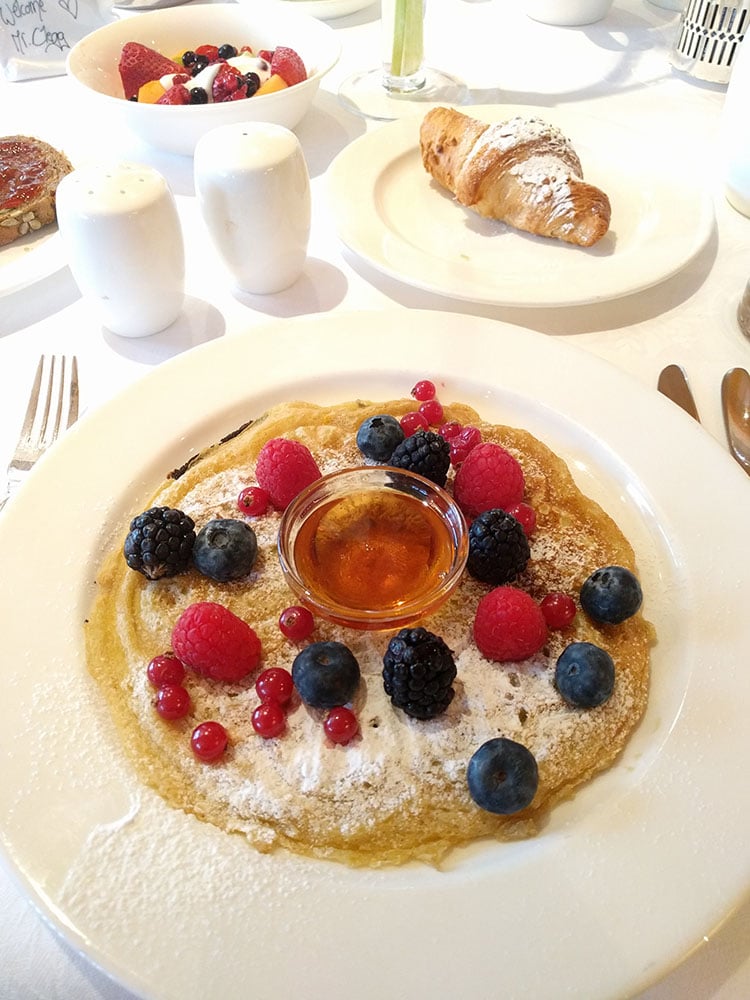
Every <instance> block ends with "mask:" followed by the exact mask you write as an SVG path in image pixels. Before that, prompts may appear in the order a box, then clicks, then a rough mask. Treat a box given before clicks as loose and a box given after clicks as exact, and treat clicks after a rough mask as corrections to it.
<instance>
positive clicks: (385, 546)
mask: <svg viewBox="0 0 750 1000" xmlns="http://www.w3.org/2000/svg"><path fill="white" fill-rule="evenodd" d="M278 549H279V560H280V563H281V568H282V571H283V573H284V576H285V578H286V581H287V584H288V585H289V587H290V588H291V590H292V591H293V592H294V594H295V595H296V597H297V598H298V599H299V600H301V601H302V602H303V603H305V604H306V605H307V606H308V607H309V608H310V609H311V610H312V611H313V612H314V613H316V614H319V615H321V616H322V617H323V618H327V619H328V620H329V621H333V622H337V623H338V624H340V625H346V626H348V627H349V628H355V629H368V630H376V629H383V630H384V629H395V628H403V627H405V626H407V625H411V624H413V623H414V622H416V621H418V620H419V619H420V618H422V617H424V616H425V615H427V614H430V613H431V612H433V611H435V610H437V608H439V607H440V606H441V605H442V604H443V603H444V602H445V601H446V600H447V599H448V597H449V596H450V595H451V594H452V593H453V591H454V590H455V588H456V587H457V585H458V583H459V580H460V579H461V575H462V573H463V570H464V567H465V565H466V559H467V556H468V552H469V542H468V532H467V527H466V522H465V520H464V517H463V514H462V513H461V511H460V509H459V508H458V506H457V504H456V503H455V501H454V500H453V498H452V497H451V496H450V494H448V493H447V492H446V491H445V490H443V489H441V488H440V487H439V486H436V485H435V483H432V482H430V480H429V479H425V477H424V476H420V475H417V474H416V473H414V472H408V471H406V470H404V469H396V468H392V467H390V466H362V467H359V468H354V469H343V470H341V471H339V472H334V473H332V474H330V475H328V476H323V477H322V478H321V479H318V480H316V481H315V482H314V483H312V484H311V485H310V486H308V487H307V488H306V489H304V490H302V492H301V493H300V494H299V495H298V496H297V497H295V499H294V500H293V501H292V502H291V504H289V506H288V507H287V508H286V510H285V511H284V514H283V516H282V518H281V525H280V527H279V539H278Z"/></svg>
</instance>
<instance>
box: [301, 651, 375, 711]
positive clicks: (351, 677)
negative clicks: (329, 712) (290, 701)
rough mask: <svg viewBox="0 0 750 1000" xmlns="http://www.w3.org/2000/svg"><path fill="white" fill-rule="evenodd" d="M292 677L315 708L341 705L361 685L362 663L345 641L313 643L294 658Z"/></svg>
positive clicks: (348, 699) (350, 697)
mask: <svg viewBox="0 0 750 1000" xmlns="http://www.w3.org/2000/svg"><path fill="white" fill-rule="evenodd" d="M292 680H293V681H294V686H295V687H296V688H297V691H298V692H299V696H300V698H301V699H302V700H303V701H304V702H305V703H306V704H307V705H310V706H312V708H338V707H340V706H341V705H346V704H347V703H348V702H350V701H351V700H352V698H353V697H354V694H355V692H356V690H357V687H358V686H359V663H357V660H356V658H355V656H354V654H353V653H352V651H351V650H350V649H349V647H348V646H345V645H344V644H343V642H313V643H311V644H310V645H309V646H306V647H305V648H304V649H303V650H302V651H301V652H300V653H298V654H297V656H296V657H295V658H294V663H293V664H292Z"/></svg>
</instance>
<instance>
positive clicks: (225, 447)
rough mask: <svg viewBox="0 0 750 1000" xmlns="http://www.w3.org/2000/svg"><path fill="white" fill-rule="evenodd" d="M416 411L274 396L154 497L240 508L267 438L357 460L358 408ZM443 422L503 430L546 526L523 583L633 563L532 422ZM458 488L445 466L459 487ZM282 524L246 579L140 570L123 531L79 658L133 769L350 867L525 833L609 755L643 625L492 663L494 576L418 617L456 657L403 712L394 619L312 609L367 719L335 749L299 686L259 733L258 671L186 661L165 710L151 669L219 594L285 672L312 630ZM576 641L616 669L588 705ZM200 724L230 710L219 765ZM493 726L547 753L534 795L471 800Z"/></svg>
mask: <svg viewBox="0 0 750 1000" xmlns="http://www.w3.org/2000/svg"><path fill="white" fill-rule="evenodd" d="M413 408H414V401H413V400H397V401H391V402H380V403H372V402H363V401H359V400H358V401H353V402H349V403H344V404H339V405H336V406H330V407H321V406H317V405H314V404H310V403H304V402H291V403H285V404H281V405H279V406H276V407H273V408H272V409H271V410H269V411H268V412H267V413H266V414H264V415H263V416H262V417H261V418H259V419H258V420H255V421H253V422H252V423H250V424H249V425H247V426H245V427H244V428H242V429H241V430H240V431H239V432H237V433H235V434H232V435H230V436H229V437H228V438H227V439H224V441H222V442H221V443H219V444H218V445H215V446H213V447H211V448H209V449H207V450H206V451H205V452H204V453H202V454H201V455H199V456H196V457H195V458H194V459H193V460H191V461H190V462H188V463H187V464H186V466H185V467H183V468H182V469H179V470H176V471H175V472H173V473H171V474H170V476H169V477H168V478H167V480H166V481H165V482H164V483H163V484H162V485H161V486H160V487H159V489H158V490H157V491H156V493H155V494H154V496H153V497H152V500H151V501H150V503H149V504H148V505H146V506H157V505H165V506H169V507H176V508H178V509H180V510H183V511H184V512H185V513H187V514H189V515H190V516H191V517H192V518H193V519H194V521H195V523H196V530H198V529H199V528H200V527H201V526H202V525H203V524H205V523H206V522H207V521H208V520H210V519H211V518H214V517H239V516H241V515H240V514H239V511H238V508H237V497H238V495H239V493H240V491H241V490H242V489H243V488H244V487H245V486H248V485H251V484H252V483H254V482H255V479H254V468H255V460H256V458H257V455H258V452H259V451H260V449H261V447H262V446H263V444H264V443H265V442H266V441H267V440H269V439H270V438H273V437H282V436H283V437H289V438H293V439H295V440H298V441H301V442H302V443H304V444H305V445H307V447H309V448H310V450H311V452H312V454H313V455H314V457H315V458H316V460H317V462H318V465H319V467H320V469H321V471H322V472H323V473H324V474H325V473H328V472H333V471H335V470H337V469H342V468H346V467H351V466H354V465H359V464H362V457H361V455H360V453H359V451H358V449H357V447H356V444H355V435H356V431H357V428H358V427H359V424H360V423H361V421H362V420H364V419H365V418H366V417H368V416H373V415H375V414H379V413H391V414H393V415H395V416H397V417H398V416H400V415H402V414H403V413H405V412H407V411H408V410H410V409H413ZM445 420H457V421H459V422H460V423H462V424H473V425H475V426H478V427H479V428H480V429H481V431H482V435H483V439H484V440H485V441H495V442H497V443H499V444H502V445H503V446H504V447H505V448H507V449H508V450H509V451H510V452H511V453H512V454H514V455H515V456H516V458H517V459H518V460H519V462H520V463H521V466H522V467H523V471H524V475H525V480H526V492H525V496H524V499H525V501H526V502H528V503H529V504H530V505H531V506H532V507H533V508H534V510H535V511H536V516H537V528H536V531H535V532H534V534H533V535H532V536H531V538H530V546H531V559H530V561H529V564H528V566H527V568H526V570H525V571H524V573H523V575H522V576H521V577H519V578H518V579H517V580H516V581H514V585H515V586H519V587H522V588H523V589H524V590H526V591H528V592H529V593H530V594H531V595H532V596H533V597H534V598H535V599H536V600H541V599H542V598H543V597H544V596H545V594H547V593H550V592H552V591H563V592H565V593H568V594H570V595H571V596H573V597H574V598H576V599H577V597H578V592H579V590H580V587H581V584H582V583H583V581H584V580H585V579H586V577H587V576H588V575H589V574H590V573H591V572H592V571H593V570H595V569H597V568H599V567H600V566H605V565H613V564H618V565H622V566H627V567H628V568H630V569H632V570H634V571H635V568H636V567H635V561H634V554H633V551H632V548H631V546H630V544H629V543H628V541H627V540H626V539H625V538H624V536H623V535H622V533H621V531H620V530H619V528H618V527H617V525H616V524H615V523H614V521H613V520H612V519H611V518H610V517H609V516H608V515H607V514H606V513H605V512H604V511H603V510H602V509H601V507H599V505H597V504H596V503H594V502H593V501H592V500H590V499H589V498H587V497H585V496H584V495H583V494H582V493H581V492H580V490H579V489H578V488H577V486H576V485H575V483H574V482H573V479H572V477H571V475H570V473H569V471H568V468H567V466H566V465H565V463H564V462H563V461H562V460H561V459H560V458H558V457H557V456H556V455H555V454H554V453H553V452H552V451H551V450H550V449H549V448H547V447H546V446H545V445H544V444H542V443H541V442H540V441H539V440H537V439H536V438H535V437H533V436H532V435H531V434H529V433H528V432H526V431H524V430H521V429H515V428H511V427H505V426H497V425H491V424H487V423H484V422H483V421H482V420H481V419H480V418H479V416H478V415H477V414H476V413H475V412H474V411H473V410H471V409H470V408H468V407H466V406H463V405H462V404H452V405H450V406H446V407H445ZM451 486H452V475H451V476H450V477H449V480H448V484H447V489H448V490H449V491H450V489H451ZM138 513H140V511H133V512H132V515H133V516H135V515H136V514H138ZM279 520H280V514H279V513H278V512H275V511H272V512H270V513H268V514H266V515H263V516H262V517H258V518H253V519H251V523H252V526H253V528H254V530H255V532H256V534H257V537H258V543H259V554H258V558H257V560H256V563H255V565H254V567H253V570H252V572H251V573H250V574H249V576H248V577H246V578H244V579H242V580H239V581H236V582H232V583H224V584H221V583H217V582H215V581H213V580H210V579H208V578H206V577H204V576H201V575H200V574H199V573H198V572H197V571H196V570H194V569H190V570H189V571H187V572H185V573H183V574H180V575H178V576H175V577H171V578H165V579H161V580H158V581H149V580H147V579H146V578H145V577H144V576H142V575H141V574H140V573H137V572H134V571H132V570H130V569H128V567H127V566H126V563H125V559H124V557H123V554H122V542H123V541H124V537H125V533H126V532H127V526H125V528H124V531H123V536H122V540H121V542H120V543H119V544H118V546H117V548H115V549H114V550H113V551H112V552H110V553H109V555H108V556H107V558H106V560H105V562H104V564H103V566H102V567H101V570H100V572H99V573H98V575H97V596H96V599H95V602H94V604H93V607H92V609H91V613H90V615H89V618H88V622H87V625H86V640H87V662H88V667H89V670H90V672H91V673H92V675H93V676H94V677H95V678H96V680H97V681H98V682H99V683H100V685H101V689H102V691H103V692H104V695H105V696H106V698H107V700H108V703H109V706H110V709H111V711H112V716H113V719H114V721H115V724H116V725H117V727H118V729H119V730H120V732H121V735H122V739H123V744H124V746H125V747H126V749H127V751H128V753H129V754H130V757H131V759H132V761H133V765H134V767H135V768H136V769H137V772H138V773H139V775H140V776H141V778H142V780H143V781H145V782H146V783H147V784H149V785H151V786H152V787H153V788H155V789H156V790H157V791H158V792H159V793H160V794H161V795H162V796H163V797H164V798H165V799H166V800H167V802H169V803H170V804H171V805H172V806H174V807H177V808H181V809H183V810H186V811H188V812H190V813H193V814H195V815H196V816H198V817H200V818H201V819H203V820H206V821H208V822H210V823H213V824H215V825H216V826H218V827H220V828H222V829H223V830H226V831H227V832H229V833H237V834H242V835H244V836H245V837H247V839H248V840H249V841H250V843H251V844H252V845H253V846H254V847H255V848H257V849H258V850H261V851H269V850H272V849H274V848H277V847H283V848H286V849H289V850H291V851H295V852H297V853H301V854H305V855H309V856H314V857H321V858H331V859H335V860H337V861H341V862H345V863H348V864H351V865H370V866H378V865H384V864H398V863H403V862H405V861H408V860H412V859H421V860H424V861H429V862H432V863H438V862H439V860H440V859H441V858H442V857H443V856H444V855H445V853H446V852H447V851H448V850H449V849H450V848H451V847H453V846H456V845H461V844H466V843H469V842H471V841H474V840H476V839H478V838H482V837H494V838H497V839H511V838H519V837H526V836H530V835H533V834H534V833H536V832H537V831H538V830H539V829H540V826H541V824H542V823H543V822H544V819H545V816H546V815H547V814H548V811H549V809H550V808H551V807H552V806H553V805H554V804H555V803H556V802H557V801H559V800H560V799H562V798H564V797H567V796H569V795H570V794H571V793H572V792H573V791H574V790H575V789H576V788H577V787H578V786H580V785H581V784H582V783H583V782H586V781H588V780H589V779H590V778H591V777H592V776H593V775H595V774H596V773H597V772H599V771H602V770H603V769H605V768H608V767H609V766H610V765H611V764H612V763H613V762H614V761H615V760H616V758H617V757H618V755H619V754H620V752H621V750H622V748H623V746H624V745H625V743H626V742H627V740H628V737H629V736H630V734H631V733H632V731H633V730H634V728H635V727H636V725H637V723H638V721H639V720H640V718H641V716H642V715H643V712H644V710H645V706H646V702H647V697H648V678H649V658H650V646H651V645H652V643H653V641H654V632H653V628H652V627H651V625H650V624H649V623H648V622H647V621H646V620H645V619H644V618H643V617H642V616H641V614H640V613H639V614H637V615H635V616H634V617H633V618H631V619H629V620H628V621H626V622H624V623H623V624H622V625H618V626H607V625H598V624H596V623H594V622H593V621H591V620H590V619H589V618H588V617H587V616H586V615H585V613H584V612H583V611H581V610H580V609H579V611H578V613H577V614H576V617H575V619H574V620H573V623H572V624H571V625H570V626H569V627H568V628H566V629H563V630H560V631H553V630H550V631H549V639H548V642H547V645H546V646H545V647H544V649H543V650H542V651H541V652H540V653H539V654H537V655H536V656H534V657H532V658H531V659H529V660H526V661H524V662H521V663H504V664H500V663H494V662H491V661H489V660H487V659H485V658H484V657H483V656H482V655H481V654H480V653H479V650H478V649H477V647H476V646H475V644H474V642H473V638H472V625H473V619H474V612H475V609H476V606H477V604H478V602H479V600H480V599H481V597H482V596H483V595H484V594H485V593H487V592H488V591H489V590H490V589H492V588H491V587H490V586H489V585H487V584H482V583H479V582H478V581H476V580H474V579H472V577H471V576H469V574H468V573H465V574H464V577H463V579H462V581H461V584H460V585H459V587H458V589H457V590H456V592H455V593H454V595H453V596H452V597H451V598H450V600H449V601H448V602H447V603H446V604H445V605H444V606H443V608H441V609H440V610H439V611H438V612H437V613H435V614H433V615H431V616H430V617H429V618H426V619H425V620H424V621H423V622H422V624H424V625H425V627H427V628H428V629H430V630H431V631H433V632H435V633H437V634H438V635H440V636H441V637H442V638H443V639H444V640H445V642H446V643H447V644H448V646H449V647H450V648H451V650H452V651H453V653H454V656H455V661H456V666H457V669H458V676H457V680H456V682H455V685H454V686H455V690H456V694H455V697H454V699H453V701H452V702H451V704H450V706H449V707H448V709H447V711H446V712H445V713H444V714H443V715H441V716H439V717H437V718H435V719H432V720H428V721H419V720H416V719H412V718H410V717H408V716H407V715H405V714H404V713H403V712H402V711H401V710H399V709H396V708H394V707H393V705H392V704H391V702H390V700H389V698H388V697H387V695H386V694H385V692H384V690H383V683H382V657H383V653H384V652H385V649H386V646H387V644H388V640H389V638H390V635H391V634H392V633H379V632H358V631H355V630H352V629H346V628H343V627H341V626H338V625H334V624H331V623H328V622H326V621H323V620H321V619H319V620H317V622H316V628H315V632H314V634H313V636H312V637H311V639H310V640H309V641H319V640H328V639H337V640H339V641H341V642H344V643H346V644H347V645H348V646H349V647H350V649H351V650H352V651H353V653H354V654H355V656H356V657H357V659H358V661H359V664H360V669H361V672H362V680H361V683H360V686H359V690H358V692H357V695H356V697H355V699H354V701H353V706H352V707H353V709H354V711H355V713H356V715H357V717H358V719H359V725H360V733H359V735H358V736H357V737H356V738H355V739H354V740H353V741H352V742H350V743H349V744H348V745H346V746H338V745H334V744H333V743H332V742H331V741H330V740H329V739H328V738H327V737H326V735H325V732H324V730H323V718H324V716H325V713H324V712H322V711H320V710H316V709H312V708H309V707H307V706H306V705H304V704H303V703H301V702H300V700H299V699H298V698H297V697H296V696H295V698H294V700H293V701H292V703H291V707H290V711H289V713H288V719H287V728H286V730H285V732H284V733H283V734H282V735H281V736H279V737H277V738H275V739H263V738H261V737H260V736H258V735H257V734H256V733H255V732H254V731H253V729H252V726H251V722H250V717H251V713H252V711H253V709H254V708H255V706H256V705H257V704H258V701H259V699H258V696H257V694H256V692H255V689H254V682H255V678H256V676H257V674H252V675H251V676H250V677H248V678H246V679H245V680H243V681H242V682H241V683H238V684H226V683H218V682H213V681H210V680H208V679H206V678H204V677H202V676H199V675H197V674H195V673H192V672H188V675H187V676H186V680H185V684H186V686H187V687H188V689H189V691H190V694H191V697H192V702H193V707H192V711H191V713H190V714H189V715H188V716H187V717H186V718H185V719H182V720H180V721H178V722H165V721H164V720H163V719H161V718H160V717H159V716H158V715H157V713H156V711H155V709H154V705H153V703H154V696H155V692H154V689H153V688H152V687H151V685H150V684H149V682H148V680H147V676H146V666H147V664H148V662H149V660H150V659H151V658H152V657H153V656H155V655H157V654H159V653H163V652H165V651H167V650H168V649H169V645H170V636H171V632H172V628H173V625H174V623H175V622H176V620H177V618H178V617H179V615H180V613H181V612H182V611H183V610H184V609H185V608H186V607H187V606H188V605H190V604H192V603H194V602H196V601H206V600H208V601H216V602H218V603H221V604H224V605H226V606H227V607H228V608H230V609H231V610H232V611H233V612H234V613H235V614H237V615H239V616H240V617H241V618H243V619H244V620H245V621H247V622H248V623H249V624H250V625H251V626H252V627H253V628H254V629H255V631H256V632H257V634H258V636H259V637H260V640H261V643H262V647H263V655H262V662H261V666H260V668H259V669H265V668H267V667H272V666H281V667H286V668H287V669H289V670H291V665H292V662H293V660H294V657H295V656H296V654H297V652H298V651H299V649H300V648H301V645H300V644H297V643H294V642H291V641H289V640H288V639H286V638H284V636H283V635H282V634H281V632H280V630H279V628H278V618H279V615H280V613H281V611H282V610H283V609H284V608H285V607H287V606H288V605H290V604H293V603H296V601H295V599H294V598H293V595H292V594H291V592H290V591H289V589H288V588H287V586H286V583H285V582H284V579H283V576H282V574H281V570H280V567H279V563H278V558H277V553H276V536H277V531H278V525H279ZM579 640H586V641H590V642H594V643H597V644H598V645H600V646H602V647H603V648H605V649H606V650H607V651H608V652H609V653H610V654H611V655H612V657H613V659H614V661H615V665H616V682H615V689H614V693H613V695H612V697H611V698H610V699H609V700H608V701H607V702H606V703H605V704H604V705H602V706H600V707H598V708H596V709H592V710H584V709H577V708H573V707H570V706H569V705H567V704H566V703H565V702H564V701H563V699H562V698H561V696H560V695H559V693H558V692H557V690H556V688H555V685H554V667H555V661H556V659H557V657H558V656H559V654H560V653H561V651H562V650H563V648H564V647H565V646H566V645H568V644H569V643H570V642H573V641H579ZM207 719H215V720H217V721H219V722H221V723H222V724H223V725H224V726H225V727H226V729H227V732H228V735H229V748H228V751H227V753H226V754H225V756H224V757H223V758H222V759H221V760H220V761H218V762H216V763H213V764H206V763H202V762H201V761H199V760H197V759H196V758H195V757H194V755H193V753H192V750H191V749H190V733H191V731H192V729H193V728H194V726H195V725H197V724H198V723H199V722H202V721H205V720H207ZM496 736H506V737H509V738H510V739H513V740H516V741H518V742H519V743H523V744H524V745H525V746H527V747H528V748H529V749H530V750H531V751H532V753H533V754H534V756H535V757H536V760H537V764H538V768H539V788H538V791H537V794H536V796H535V798H534V800H533V802H532V803H531V805H530V806H529V807H528V808H526V809H524V810H523V811H522V812H520V813H516V814H515V815H511V816H497V815H493V814H491V813H488V812H485V811H483V810H482V809H480V808H479V807H478V806H476V805H475V804H474V802H473V801H472V799H471V797H470V795H469V792H468V788H467V783H466V767H467V764H468V761H469V759H470V757H471V755H472V754H473V753H474V751H475V750H476V749H477V748H478V747H479V746H480V745H481V744H482V743H484V742H485V741H486V740H488V739H491V738H493V737H496Z"/></svg>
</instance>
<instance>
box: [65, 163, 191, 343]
mask: <svg viewBox="0 0 750 1000" xmlns="http://www.w3.org/2000/svg"><path fill="white" fill-rule="evenodd" d="M56 202H57V222H58V226H59V229H60V235H61V237H62V239H63V242H64V244H65V248H66V250H67V253H68V262H69V264H70V269H71V271H72V273H73V277H74V278H75V281H76V284H77V285H78V287H79V288H80V289H81V292H82V293H83V295H84V296H86V297H87V298H88V299H90V300H91V302H92V303H93V304H94V305H95V307H96V309H97V311H98V313H99V315H100V317H101V321H102V324H103V325H104V326H105V327H107V329H109V330H111V331H112V332H113V333H116V334H119V335H120V336H122V337H146V336H149V335H150V334H153V333H157V332H158V331H159V330H163V329H164V328H165V327H167V326H169V325H170V323H173V322H174V321H175V319H177V317H178V315H179V314H180V312H181V310H182V305H183V301H184V287H185V250H184V244H183V239H182V228H181V226H180V220H179V217H178V215H177V208H176V206H175V202H174V197H173V195H172V192H171V191H170V189H169V185H168V184H167V182H166V180H165V179H164V177H163V176H162V175H161V174H160V173H159V172H158V171H157V170H154V169H152V168H151V167H147V166H141V165H139V164H134V163H112V164H100V163H97V164H91V165H84V166H81V167H79V168H77V169H76V170H74V171H73V172H72V173H70V174H68V175H67V176H66V177H64V178H63V180H62V181H61V182H60V185H59V186H58V189H57V199H56Z"/></svg>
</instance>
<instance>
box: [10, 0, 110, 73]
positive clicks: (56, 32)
mask: <svg viewBox="0 0 750 1000" xmlns="http://www.w3.org/2000/svg"><path fill="white" fill-rule="evenodd" d="M114 19H115V17H114V15H113V13H112V0H0V67H1V68H2V70H3V74H4V75H5V78H6V79H7V80H29V79H31V78H33V77H38V76H62V74H63V73H64V72H65V60H66V58H67V55H68V52H69V51H70V49H72V47H73V46H74V45H75V44H76V42H78V41H80V39H81V38H83V37H84V35H88V34H89V33H90V32H92V31H94V30H95V29H96V28H99V27H101V26H102V25H103V24H107V23H108V22H109V21H113V20H114Z"/></svg>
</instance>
